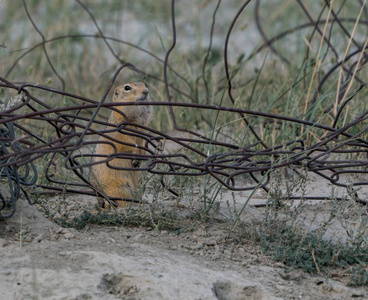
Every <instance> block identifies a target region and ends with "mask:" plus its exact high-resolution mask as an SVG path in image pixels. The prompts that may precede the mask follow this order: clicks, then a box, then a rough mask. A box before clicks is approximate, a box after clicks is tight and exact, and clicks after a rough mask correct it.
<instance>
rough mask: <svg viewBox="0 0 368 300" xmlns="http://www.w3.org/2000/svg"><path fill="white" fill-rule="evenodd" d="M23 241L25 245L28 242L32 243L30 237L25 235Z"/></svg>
mask: <svg viewBox="0 0 368 300" xmlns="http://www.w3.org/2000/svg"><path fill="white" fill-rule="evenodd" d="M24 241H25V242H26V243H30V242H32V237H31V236H30V235H27V236H26V237H25V238H24Z"/></svg>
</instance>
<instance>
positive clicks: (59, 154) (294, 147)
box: [0, 0, 368, 218]
mask: <svg viewBox="0 0 368 300" xmlns="http://www.w3.org/2000/svg"><path fill="white" fill-rule="evenodd" d="M250 2H251V1H246V2H245V3H244V4H243V5H242V6H241V7H240V8H239V10H238V11H237V13H236V14H235V16H234V18H233V20H232V21H231V23H230V26H229V28H228V30H227V34H226V36H225V47H224V58H223V62H224V67H223V73H224V77H225V81H226V83H225V84H224V83H222V84H223V85H222V87H220V88H219V91H221V90H222V91H223V89H227V95H228V98H229V100H230V101H231V102H232V104H233V105H234V104H235V99H234V97H233V95H232V91H233V89H236V88H237V87H239V86H242V85H246V84H248V83H249V82H244V83H237V84H234V83H233V78H232V75H231V71H230V63H229V57H228V55H229V53H228V48H229V47H230V44H229V41H230V39H231V33H232V30H233V28H234V25H235V24H236V23H237V20H238V18H239V17H240V16H241V15H242V12H243V11H244V10H245V9H247V8H248V4H249V3H250ZM260 2H261V1H260V0H257V1H256V5H255V19H256V23H257V26H258V30H259V31H260V35H261V37H262V38H263V39H264V44H263V45H262V46H260V47H259V48H258V49H257V51H256V52H255V53H253V56H255V55H257V53H260V52H261V51H264V50H265V49H268V48H269V49H271V51H272V52H273V53H274V54H275V55H279V56H280V59H281V60H283V61H285V62H286V63H287V62H288V61H287V59H286V58H285V57H284V56H281V55H280V54H279V53H278V52H277V50H276V48H274V47H273V44H274V43H275V42H276V41H279V40H282V39H283V38H285V37H287V36H289V35H291V34H293V33H294V32H296V31H298V30H301V29H304V28H309V27H310V28H312V29H313V31H314V32H316V33H318V34H320V35H321V36H322V33H321V31H322V29H321V27H322V26H323V25H324V24H325V23H326V22H328V23H330V26H338V27H339V28H340V30H341V33H342V34H345V35H346V36H348V37H350V36H349V32H348V30H346V27H345V26H344V24H345V23H349V22H350V23H351V22H353V21H354V20H352V19H346V18H340V17H339V13H340V10H337V11H336V10H334V11H333V13H332V16H333V18H332V19H331V20H323V19H322V17H321V15H322V14H320V15H319V16H318V19H317V21H315V20H314V19H313V17H312V16H311V15H310V14H309V12H308V10H307V9H306V8H305V7H304V6H303V4H302V3H301V1H298V0H297V1H296V3H297V4H298V5H299V6H300V7H301V8H302V10H303V11H304V13H305V15H306V18H307V19H308V20H309V22H307V23H304V24H302V25H298V26H297V27H295V28H292V29H289V30H286V31H285V32H282V33H279V34H277V35H276V36H274V37H271V38H267V36H266V33H265V31H264V29H263V26H262V22H261V18H262V17H261V16H260ZM77 3H78V4H79V5H80V6H81V7H82V8H83V9H84V10H86V12H87V13H88V14H89V16H90V17H91V19H92V21H93V23H94V24H95V26H96V29H97V30H98V32H99V35H98V36H93V35H66V36H59V37H54V38H52V39H46V38H45V37H44V35H43V34H42V32H41V31H40V29H39V28H38V27H37V26H36V24H35V23H34V22H33V19H32V16H31V15H30V13H29V11H28V10H27V6H26V2H25V1H24V7H25V10H26V14H27V16H28V18H29V20H30V21H31V22H32V24H33V26H34V28H35V30H36V31H37V32H38V33H39V34H40V36H41V38H42V43H40V44H37V45H35V46H33V47H32V48H30V49H29V50H28V51H26V52H24V53H23V54H22V55H20V56H19V57H18V58H17V59H15V61H14V64H13V65H12V66H11V67H10V68H9V70H8V72H7V74H6V76H5V77H4V78H3V77H0V88H1V89H2V90H13V91H16V92H17V94H18V95H19V96H18V98H17V99H18V102H16V103H15V104H14V105H13V106H11V105H10V106H5V105H3V103H2V102H1V103H0V104H2V106H1V111H0V151H1V159H0V172H1V173H0V174H1V179H2V185H3V186H4V187H5V188H6V189H8V190H9V193H5V192H4V189H2V190H1V191H0V218H7V217H10V216H12V215H13V214H14V212H15V205H16V204H15V200H16V199H17V198H18V197H20V196H21V194H22V191H23V193H24V194H25V195H26V192H25V190H24V189H22V186H24V185H27V186H33V187H40V188H43V189H46V190H55V191H64V192H72V193H81V194H87V195H96V193H97V194H99V193H98V192H97V191H95V190H94V189H93V188H92V187H91V185H90V184H89V182H88V170H89V167H90V166H91V165H92V162H91V158H92V156H93V151H91V149H93V147H94V146H95V145H96V144H97V143H98V138H99V136H106V133H108V132H111V131H112V130H114V131H120V132H122V133H124V134H127V135H134V136H138V137H140V138H142V139H144V140H145V146H144V147H143V149H144V150H145V151H146V154H144V155H132V154H131V153H114V154H112V155H109V156H108V157H106V160H105V161H106V163H107V164H108V163H109V161H111V160H112V159H113V158H116V157H118V158H125V159H132V160H136V161H138V162H140V161H144V162H147V163H146V164H144V165H143V166H141V167H140V168H139V170H141V171H146V172H150V173H153V174H159V175H173V176H204V175H210V176H212V177H213V178H214V179H216V180H217V181H218V182H220V183H221V184H222V185H223V186H224V187H226V188H228V189H230V190H234V191H246V190H253V189H255V188H258V187H260V188H262V189H264V190H265V191H266V192H268V191H269V189H268V187H269V183H270V174H271V172H270V171H272V170H275V169H278V168H285V167H287V168H290V169H292V170H295V171H296V172H298V170H300V169H304V170H307V171H308V172H310V173H313V174H315V175H317V176H318V177H320V178H321V179H323V180H327V181H328V182H330V183H332V184H334V185H336V186H341V187H344V188H347V189H349V190H350V191H351V190H353V191H354V192H353V193H354V197H355V200H356V201H358V202H360V203H364V204H367V199H365V198H361V197H359V196H358V194H357V192H356V191H355V190H354V187H357V186H362V185H368V177H367V179H366V180H361V181H356V182H350V183H346V182H345V181H344V180H342V179H341V178H342V175H343V174H344V175H345V174H367V173H368V170H367V166H368V159H367V154H368V140H367V139H366V136H367V135H366V134H365V133H366V131H367V129H368V127H367V125H366V124H367V121H368V111H365V112H360V114H359V115H358V116H356V117H355V118H354V119H353V120H352V121H351V122H350V123H348V124H345V125H344V126H343V127H341V128H339V127H338V124H339V121H340V118H341V116H342V115H343V112H344V110H345V109H346V107H347V106H348V105H349V103H350V101H351V100H353V99H354V98H355V97H356V96H357V95H358V94H359V93H363V92H364V91H365V89H366V85H367V81H366V80H364V76H361V77H360V76H358V75H359V74H358V73H359V71H360V70H362V69H363V67H364V66H365V65H366V63H367V61H368V56H367V55H366V53H365V52H366V50H367V49H366V48H363V44H360V43H359V42H358V41H357V40H356V39H353V40H352V45H351V47H352V50H351V51H350V53H349V55H347V56H346V57H343V54H342V53H339V50H338V49H337V48H336V47H335V46H334V41H332V40H331V39H330V38H329V37H328V36H324V37H323V39H324V41H325V42H326V44H327V45H328V47H329V48H330V50H331V52H332V53H333V56H334V57H335V61H336V63H335V64H333V65H331V66H330V68H329V69H328V70H327V71H326V72H325V74H323V76H321V78H320V80H319V84H318V86H317V88H316V90H315V92H314V95H313V97H312V100H311V103H310V105H311V106H312V105H314V104H315V103H316V102H317V101H318V99H319V94H320V93H321V91H322V90H323V88H324V85H325V84H326V82H327V80H328V78H329V77H330V76H331V75H333V74H336V72H338V70H339V68H341V67H342V71H343V75H344V80H343V82H342V84H341V86H340V90H339V91H338V93H339V97H338V101H340V102H339V103H338V104H339V107H338V110H337V113H336V115H333V113H332V112H331V108H330V107H326V112H329V113H330V115H331V116H332V117H333V122H332V125H331V126H328V125H326V124H322V123H319V122H318V120H312V119H311V115H310V114H307V115H306V117H305V118H303V119H299V118H293V117H290V116H284V115H279V114H272V113H267V112H261V111H254V110H251V109H241V108H236V107H225V106H221V105H210V104H208V103H209V101H208V99H209V87H208V82H207V81H206V79H205V76H204V75H203V76H202V80H203V82H204V86H205V91H206V97H207V99H205V100H204V101H202V102H204V103H206V104H200V103H199V101H198V99H196V98H194V97H195V96H193V93H192V92H193V91H194V87H192V86H191V84H190V83H189V82H188V81H187V80H186V79H185V78H184V77H183V75H182V74H180V73H178V72H177V71H175V70H174V69H173V68H172V67H171V66H170V63H169V61H170V54H171V51H172V50H173V49H175V47H176V33H177V32H176V26H175V24H176V23H175V1H174V0H172V2H171V4H172V6H171V25H172V44H171V46H170V48H169V49H168V50H167V52H166V55H165V57H164V59H161V58H159V57H158V56H156V55H155V54H153V53H151V52H149V51H148V50H145V49H143V48H141V47H139V46H137V45H134V44H132V43H129V42H127V41H123V40H119V39H117V38H114V37H107V36H104V34H103V32H102V30H101V29H100V27H99V26H98V24H97V21H96V20H95V19H94V16H93V14H92V13H91V12H90V11H89V9H88V7H87V6H86V5H84V4H82V3H81V2H80V1H78V0H77ZM216 3H217V5H216V7H215V10H214V12H213V20H212V22H213V23H212V26H211V33H210V34H211V37H210V43H209V46H208V49H207V51H206V57H205V59H204V64H203V66H202V70H203V73H205V70H206V64H207V61H208V55H209V53H210V52H211V47H212V35H213V32H214V30H213V29H214V25H215V22H216V18H215V16H216V13H217V11H218V9H219V7H221V0H219V1H218V2H216ZM343 3H345V2H343ZM342 5H344V4H342ZM328 8H329V2H328V1H326V3H325V9H328ZM336 24H337V25H336ZM360 25H361V26H366V27H368V23H367V20H361V22H360ZM73 37H81V38H94V39H101V38H102V39H103V40H104V42H105V44H106V45H107V47H108V49H109V51H111V53H112V55H113V56H114V57H115V58H116V60H117V61H119V62H120V63H121V66H120V67H119V68H118V69H117V70H116V72H115V74H114V75H113V77H112V78H111V80H110V82H109V84H108V86H107V87H106V89H105V91H104V92H103V93H102V96H101V99H100V100H99V101H95V100H92V99H89V98H86V97H83V96H81V95H76V94H72V93H69V92H67V86H65V81H64V80H63V78H62V77H61V75H60V74H58V73H57V72H56V70H55V68H54V67H53V64H52V61H51V59H50V57H49V56H48V54H47V49H46V47H45V45H46V44H47V43H52V42H54V41H56V40H60V39H68V38H73ZM110 41H115V42H119V43H124V44H128V45H130V46H131V47H134V48H136V49H137V51H142V52H144V53H146V54H148V55H150V56H151V57H152V58H153V59H155V60H156V61H158V62H159V63H161V64H162V65H163V76H162V78H158V77H155V76H152V75H150V74H146V73H145V72H144V70H139V69H138V68H137V67H136V66H134V65H132V64H131V63H124V62H123V60H122V59H121V58H119V56H118V55H117V54H116V52H114V50H113V48H112V47H111V46H110V44H109V42H110ZM37 47H42V48H43V51H44V54H45V56H46V57H47V61H48V63H49V65H50V67H51V70H52V71H53V72H54V74H55V75H56V76H57V78H59V80H60V83H61V87H62V88H61V89H60V90H59V89H55V88H50V87H47V86H42V85H38V84H32V83H16V82H12V81H11V80H9V79H7V78H9V77H10V74H11V73H12V72H13V70H14V68H15V67H16V65H17V64H18V63H19V62H20V61H21V60H22V59H23V58H24V57H25V56H27V55H28V54H29V53H31V52H32V51H33V50H34V49H36V48H37ZM359 57H362V58H361V60H359ZM324 59H327V58H326V57H325V58H324ZM358 63H359V64H360V65H359V69H358V72H357V73H356V74H354V71H353V69H354V68H355V66H356V65H357V64H358ZM126 68H129V69H130V70H133V71H135V72H137V73H138V74H139V75H140V76H142V77H145V76H147V77H150V78H151V79H153V80H157V81H160V82H163V83H164V84H165V90H166V101H156V102H150V103H149V104H147V103H139V104H137V103H121V104H118V105H117V104H116V103H110V102H109V101H108V100H106V99H107V97H108V95H109V91H110V89H111V88H112V86H113V85H114V84H116V82H115V81H116V78H117V76H118V74H119V73H120V72H124V71H125V70H126ZM168 70H170V74H172V76H176V77H177V78H178V79H179V80H180V82H181V83H183V85H184V86H186V88H187V89H189V90H190V91H191V92H190V93H188V92H185V90H181V88H179V87H178V86H175V85H173V84H170V83H169V79H170V78H169V72H168ZM353 75H354V76H355V77H354V78H355V79H356V80H357V81H358V82H359V83H360V86H359V87H358V88H355V91H354V92H352V93H350V94H349V97H347V98H346V99H344V102H343V103H341V101H342V99H343V97H342V96H340V95H343V94H344V93H345V91H346V88H347V86H348V83H349V80H351V78H352V76H353ZM219 86H221V85H219ZM38 91H42V97H40V96H38V95H39V94H40V93H38ZM173 93H175V94H181V95H183V96H184V97H185V98H186V99H188V102H181V103H179V102H175V101H173V98H172V94H173ZM36 95H37V96H36ZM51 95H61V96H66V97H68V98H70V99H72V100H73V101H74V105H70V106H66V107H56V106H55V107H53V106H50V104H47V103H46V101H45V99H47V98H51ZM127 105H153V106H158V107H164V106H166V107H169V110H170V116H171V119H172V122H173V124H174V127H175V129H176V130H177V131H184V132H187V133H190V134H191V135H192V136H194V137H192V138H191V137H177V136H174V135H169V134H167V133H164V132H160V131H158V130H155V129H154V128H150V127H145V126H140V125H136V124H134V125H135V126H136V127H137V128H139V130H135V129H131V128H129V127H127V126H128V125H133V124H132V123H129V122H123V123H121V124H120V125H119V126H118V127H116V126H115V128H114V129H104V130H96V129H95V128H98V127H100V128H102V127H106V126H107V125H109V124H108V123H107V122H105V121H99V120H97V119H96V116H97V115H98V113H99V111H100V109H101V108H108V109H112V110H116V109H119V108H121V107H122V106H127ZM174 107H181V108H183V109H185V108H195V109H197V110H201V111H206V110H207V111H213V112H214V113H216V112H226V113H231V114H233V115H234V116H237V118H239V117H240V118H241V119H242V120H243V121H244V123H245V126H246V127H247V128H248V129H249V130H250V133H251V134H252V135H253V140H255V142H252V143H251V144H249V145H245V146H244V145H241V144H236V143H231V142H228V141H227V142H224V141H222V140H221V139H220V138H218V139H214V138H213V137H210V136H205V135H203V133H199V132H196V131H195V130H194V129H193V128H180V127H179V126H178V123H177V121H176V115H175V112H174V109H173V108H174ZM23 110H24V111H26V112H25V113H22V111H23ZM251 117H252V118H253V119H255V118H257V119H258V120H260V121H259V122H258V123H259V124H261V123H262V122H263V124H271V125H272V124H273V125H275V126H276V125H277V124H281V123H282V122H284V123H285V124H288V126H289V125H290V126H299V125H300V126H304V127H305V128H309V130H311V131H313V130H319V136H320V139H319V141H318V142H316V143H314V144H308V143H307V141H305V140H303V139H296V140H290V141H287V142H285V143H283V144H280V145H268V144H267V143H266V141H264V140H262V138H261V136H260V135H259V132H258V129H257V127H256V126H254V125H253V123H251V122H249V121H248V119H249V118H251ZM30 123H31V124H32V126H28V125H27V124H30ZM34 124H37V126H34ZM357 125H359V130H358V129H357V128H358V126H357ZM46 127H47V128H48V130H49V131H50V133H49V138H47V139H46V138H44V137H43V136H42V134H41V129H42V128H46ZM110 128H111V127H110ZM352 129H354V130H352ZM51 131H52V132H51ZM161 141H171V142H173V143H175V144H177V145H178V147H182V148H183V149H185V151H181V152H178V153H175V154H173V153H164V152H163V151H157V150H158V148H160V147H161V145H160V142H161ZM107 143H110V144H111V145H112V143H111V142H107ZM203 145H208V146H209V145H211V146H213V147H216V152H215V153H209V152H208V151H206V150H203ZM161 150H162V149H161ZM343 155H345V156H343ZM352 155H354V156H353V158H351V159H347V157H352ZM338 157H340V158H338ZM341 157H342V158H341ZM41 160H43V163H42V165H43V166H44V170H43V173H42V174H39V171H38V169H37V167H36V165H37V164H40V161H41ZM60 161H62V162H63V163H62V164H60ZM60 166H61V167H62V168H63V170H64V172H70V173H74V174H75V175H76V178H78V179H77V180H73V181H65V180H60V179H59V178H58V177H57V176H56V174H57V173H58V171H59V170H57V168H61V167H60ZM162 166H168V168H166V169H165V168H162ZM244 175H249V176H250V178H251V179H252V181H253V182H252V183H247V184H245V183H244V180H242V178H243V177H244ZM40 177H43V178H44V179H43V181H46V182H40ZM162 184H163V186H165V182H164V180H163V179H162ZM170 191H171V192H172V193H174V194H176V192H175V190H170ZM99 195H100V196H103V195H101V194H99ZM176 195H177V194H176ZM298 197H299V196H298V195H295V196H292V197H289V198H290V199H293V198H298ZM326 197H328V196H326ZM304 198H306V199H324V198H325V197H320V196H318V197H314V196H311V197H304ZM111 200H121V199H118V198H111ZM125 200H128V201H135V202H138V200H137V199H125Z"/></svg>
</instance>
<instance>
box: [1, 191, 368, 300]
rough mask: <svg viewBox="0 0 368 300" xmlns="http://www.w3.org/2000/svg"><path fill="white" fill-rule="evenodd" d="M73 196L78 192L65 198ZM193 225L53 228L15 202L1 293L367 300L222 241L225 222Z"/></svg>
mask: <svg viewBox="0 0 368 300" xmlns="http://www.w3.org/2000/svg"><path fill="white" fill-rule="evenodd" d="M76 197H81V196H80V195H79V196H78V195H77V196H75V195H74V196H73V195H71V196H69V200H70V201H74V202H75V198H76ZM87 200H88V201H89V200H91V199H87ZM50 201H51V200H50ZM91 201H92V200H91ZM259 201H262V199H260V200H259ZM318 205H319V204H317V206H318ZM320 205H323V204H320ZM261 210H262V209H260V208H255V207H253V206H252V205H249V206H248V207H247V208H246V212H245V213H244V215H245V216H248V217H249V216H256V217H257V216H258V215H259V214H261V213H262V211H261ZM193 228H194V231H187V232H183V233H181V234H177V233H174V232H170V231H166V230H163V231H154V230H152V229H148V230H147V228H131V227H116V226H102V225H99V226H97V225H89V226H87V227H86V228H84V229H83V230H79V231H77V230H75V229H70V228H63V227H60V226H58V225H56V224H55V223H53V222H51V221H50V220H48V219H47V218H45V216H44V215H43V214H42V213H40V212H39V211H38V210H37V209H36V208H35V206H30V205H29V204H28V203H27V202H26V201H24V200H18V202H17V210H16V214H15V215H14V216H13V217H12V218H10V219H6V220H2V221H0V255H1V258H2V259H1V261H2V268H1V270H0V290H1V294H2V296H1V297H2V299H229V300H230V299H232V300H233V299H255V300H261V299H264V300H266V299H352V298H358V299H367V298H368V290H367V289H366V288H350V287H347V286H346V285H344V284H343V283H341V282H339V281H335V280H332V279H327V278H324V277H321V276H311V275H309V274H307V273H304V272H302V271H301V270H290V269H288V268H286V267H285V266H284V265H283V264H282V263H277V262H274V261H272V260H271V259H270V258H268V257H266V256H264V255H263V254H262V253H261V251H260V249H258V247H257V246H255V245H254V244H251V243H249V244H244V243H235V242H233V241H231V240H230V241H226V236H227V234H228V227H227V226H226V224H224V223H223V222H218V223H216V222H212V223H208V224H204V225H200V226H195V227H193Z"/></svg>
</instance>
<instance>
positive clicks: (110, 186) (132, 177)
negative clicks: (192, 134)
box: [89, 82, 153, 207]
mask: <svg viewBox="0 0 368 300" xmlns="http://www.w3.org/2000/svg"><path fill="white" fill-rule="evenodd" d="M138 101H150V97H149V94H148V89H147V88H146V86H145V85H144V83H142V82H134V83H127V84H124V85H121V86H118V87H117V88H116V89H115V91H114V97H113V102H138ZM116 108H117V109H118V110H120V111H121V112H122V113H119V112H116V111H112V112H111V115H110V118H109V121H108V122H109V123H110V124H115V125H118V124H119V123H121V122H124V121H125V122H126V121H128V122H133V123H136V124H140V125H144V126H146V125H148V124H149V122H150V121H151V119H152V117H153V107H152V106H150V105H129V106H117V107H116ZM112 128H113V127H111V126H107V127H106V129H112ZM124 128H132V129H138V130H139V128H137V127H135V126H126V127H124ZM124 128H122V129H123V130H124ZM106 135H108V136H109V137H110V138H111V139H115V140H118V141H121V142H123V143H128V144H132V145H134V146H129V145H126V144H121V143H118V142H115V141H113V140H111V139H108V138H106V137H102V136H101V137H100V139H99V143H98V144H97V146H96V149H95V154H96V155H110V154H113V153H114V152H115V151H114V148H113V146H112V145H111V144H108V143H106V142H109V143H113V144H114V146H115V147H116V149H117V151H116V152H117V153H135V154H144V152H145V151H144V150H142V149H140V148H137V147H136V146H135V145H138V146H142V145H143V144H144V140H143V139H142V138H139V137H136V136H132V135H126V134H123V133H120V132H118V131H113V132H111V133H107V134H106ZM104 159H106V157H98V156H95V157H93V159H92V162H96V161H101V160H104ZM108 164H109V165H110V166H112V167H120V168H135V167H138V166H139V163H138V162H137V161H136V160H134V159H122V158H114V159H113V160H111V161H110V162H109V163H108ZM139 175H140V172H139V171H129V170H116V169H113V168H110V167H109V166H107V165H106V163H101V164H96V165H93V166H92V167H91V174H90V176H89V180H90V182H91V184H92V185H93V186H94V187H95V188H96V189H97V190H98V191H102V193H105V194H107V195H108V196H109V197H118V198H130V199H132V198H135V197H134V196H135V191H136V187H137V184H138V181H139ZM118 203H119V206H120V207H126V206H127V205H130V204H131V202H128V201H118Z"/></svg>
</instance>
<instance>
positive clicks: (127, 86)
mask: <svg viewBox="0 0 368 300" xmlns="http://www.w3.org/2000/svg"><path fill="white" fill-rule="evenodd" d="M131 89H132V88H131V87H130V85H126V86H124V90H126V91H130V90H131Z"/></svg>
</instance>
